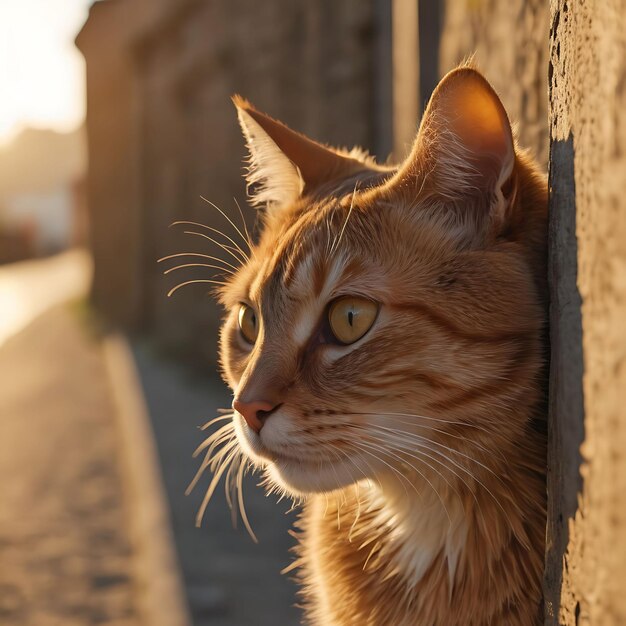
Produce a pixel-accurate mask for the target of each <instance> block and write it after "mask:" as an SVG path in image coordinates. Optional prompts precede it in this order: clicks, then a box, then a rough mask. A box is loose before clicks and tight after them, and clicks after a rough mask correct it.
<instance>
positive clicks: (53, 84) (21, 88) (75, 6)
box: [0, 0, 91, 144]
mask: <svg viewBox="0 0 626 626" xmlns="http://www.w3.org/2000/svg"><path fill="white" fill-rule="evenodd" d="M90 4H91V2H90V0H0V144H1V143H4V142H7V141H10V140H11V139H12V138H13V137H14V136H15V135H16V134H17V133H18V132H19V131H20V130H21V129H22V128H23V127H25V126H36V127H49V128H54V129H55V130H60V131H68V130H71V129H73V128H75V127H76V126H78V125H79V124H80V123H81V122H82V121H83V118H84V115H85V96H84V61H83V58H82V56H81V54H80V53H79V52H78V50H77V49H76V48H75V47H74V37H75V36H76V34H77V32H78V30H79V29H80V27H81V26H82V24H83V23H84V21H85V19H86V18H87V12H88V9H89V5H90Z"/></svg>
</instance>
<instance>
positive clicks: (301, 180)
mask: <svg viewBox="0 0 626 626" xmlns="http://www.w3.org/2000/svg"><path fill="white" fill-rule="evenodd" d="M233 103H234V104H235V107H236V108H237V115H238V117H239V124H240V125H241V129H242V131H243V134H244V137H245V139H246V143H247V146H248V151H249V153H250V160H249V167H248V173H247V176H246V180H247V183H248V193H249V196H250V202H251V204H253V205H256V206H266V207H267V208H268V209H270V210H272V209H276V208H280V207H283V206H287V205H289V204H291V203H292V202H294V201H295V200H297V199H298V198H299V197H300V196H301V195H303V194H306V193H309V192H311V191H314V190H315V189H316V188H318V187H320V186H322V185H324V184H326V183H330V182H333V181H339V180H341V179H343V178H347V177H349V176H352V175H353V174H356V173H357V172H360V171H363V170H365V169H368V164H366V163H364V162H363V161H361V160H359V159H357V158H353V157H352V155H351V154H349V153H345V152H343V151H339V150H334V149H332V148H328V147H326V146H323V145H322V144H319V143H317V142H315V141H313V140H311V139H309V138H308V137H305V136H304V135H302V134H300V133H297V132H295V131H293V130H291V129H290V128H289V127H287V126H286V125H285V124H283V123H282V122H279V121H277V120H274V119H272V118H271V117H269V116H268V115H265V114H264V113H261V112H260V111H257V110H256V109H255V108H254V107H253V106H252V105H251V104H250V103H249V102H248V101H247V100H245V99H243V98H241V97H240V96H234V97H233Z"/></svg>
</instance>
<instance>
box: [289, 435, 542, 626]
mask: <svg viewBox="0 0 626 626" xmlns="http://www.w3.org/2000/svg"><path fill="white" fill-rule="evenodd" d="M539 447H540V446H539ZM539 447H538V448H539ZM541 454H542V451H541V450H540V449H537V450H532V449H531V450H528V449H526V450H525V451H524V455H528V457H530V458H534V459H535V460H537V459H539V458H540V456H541ZM516 456H517V457H518V458H517V459H511V458H509V463H508V471H507V472H506V473H505V474H504V475H503V478H502V480H500V481H495V482H493V481H492V482H490V483H489V492H487V491H485V490H484V489H481V488H480V487H479V486H478V485H474V487H475V488H473V489H471V490H470V489H469V488H468V487H467V486H466V485H463V483H462V481H457V483H456V484H455V483H454V482H453V481H452V480H450V479H448V480H449V482H450V483H451V484H453V485H454V487H455V490H456V491H457V493H454V492H453V491H452V490H451V489H449V488H448V489H446V483H444V482H443V481H441V480H440V481H437V480H436V479H432V486H430V485H427V484H426V483H424V481H421V486H420V492H421V496H418V495H417V494H416V493H415V492H414V491H413V490H412V489H411V487H410V486H408V484H407V485H406V486H407V491H405V490H404V487H403V486H402V484H401V483H402V481H400V480H398V481H395V480H390V481H388V482H383V483H382V484H374V483H370V484H369V485H368V484H366V483H360V484H359V485H358V486H357V487H352V488H349V489H345V490H343V491H341V492H338V493H336V494H334V495H333V496H330V497H329V498H326V497H324V496H316V497H314V498H313V499H312V500H311V501H310V502H309V503H308V505H307V509H306V510H305V513H304V515H303V517H302V520H301V528H302V530H303V533H304V534H305V536H306V542H303V544H302V546H301V547H300V556H301V559H302V560H301V573H300V575H301V577H302V581H303V583H304V589H305V596H306V597H308V599H309V600H310V601H311V605H310V609H311V610H310V611H309V614H308V617H309V619H310V620H311V623H313V624H316V625H318V624H319V625H322V624H324V625H327V626H331V625H341V626H347V625H351V624H354V625H356V624H366V625H368V624H369V625H372V626H374V625H376V626H392V625H393V626H413V625H422V624H423V625H425V626H444V625H445V626H454V625H457V624H458V625H461V624H463V625H467V626H483V625H487V624H507V625H510V626H527V625H530V624H535V623H538V620H539V619H540V612H541V609H540V600H541V594H540V591H539V587H538V585H537V580H538V578H540V576H541V571H542V555H541V553H538V552H537V551H536V549H534V548H533V547H531V546H537V545H541V544H542V542H543V533H544V521H543V520H544V513H543V505H541V504H539V505H538V504H537V499H538V498H539V499H540V500H541V493H542V492H543V489H544V485H543V479H542V476H541V471H540V467H539V466H536V467H534V468H533V467H530V466H531V465H532V464H533V462H532V461H531V462H528V461H527V460H525V459H524V458H523V457H522V456H521V455H520V453H518V454H517V455H516ZM511 460H512V461H513V462H512V463H511V462H510V461H511ZM407 478H413V479H414V480H415V484H418V485H420V480H419V479H415V477H410V476H407ZM482 478H483V479H484V480H487V479H485V478H484V476H482ZM429 480H431V478H430V477H429ZM468 482H470V481H469V480H468ZM435 489H436V490H437V492H438V493H439V494H440V495H435ZM440 496H441V500H440ZM513 499H514V500H515V501H516V502H532V503H533V504H532V506H530V507H529V508H530V510H523V509H522V508H521V507H519V506H516V505H515V504H514V502H513Z"/></svg>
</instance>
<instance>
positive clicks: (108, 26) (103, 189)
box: [77, 0, 417, 362]
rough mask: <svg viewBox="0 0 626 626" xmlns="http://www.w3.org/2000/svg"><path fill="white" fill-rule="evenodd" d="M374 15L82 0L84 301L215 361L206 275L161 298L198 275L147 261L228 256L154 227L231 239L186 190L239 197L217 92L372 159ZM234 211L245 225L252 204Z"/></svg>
mask: <svg viewBox="0 0 626 626" xmlns="http://www.w3.org/2000/svg"><path fill="white" fill-rule="evenodd" d="M235 18H236V19H235ZM388 22H389V19H388V18H387V17H385V3H381V2H378V1H376V0H367V1H366V2H359V1H357V0H350V1H346V2H340V3H337V2H333V1H332V0H324V1H322V2H315V3H311V2H307V1H303V0H299V1H296V2H288V3H285V2H279V1H277V0H270V1H267V2H253V1H251V0H236V1H233V0H212V1H208V0H204V1H202V0H185V1H184V2H180V1H173V0H159V1H158V2H155V1H154V0H150V1H148V0H145V1H142V0H134V1H133V2H129V1H128V0H126V1H125V0H104V1H101V2H96V3H95V4H94V5H93V7H92V9H91V12H90V17H89V19H88V21H87V23H86V25H85V27H84V28H83V30H82V31H81V33H80V34H79V36H78V38H77V45H78V46H79V48H80V49H81V50H82V52H83V54H84V56H85V58H86V60H87V99H88V121H87V130H88V137H89V157H90V163H89V167H90V170H89V171H90V175H89V200H90V206H91V213H92V249H93V252H94V255H95V261H96V263H95V267H96V273H95V281H94V286H93V299H94V301H95V303H96V305H97V306H98V308H99V309H100V310H102V311H104V312H105V313H106V314H107V316H108V317H109V318H110V319H112V320H113V321H114V322H116V323H118V324H121V325H123V326H125V327H130V328H135V329H137V328H139V329H142V330H150V331H151V332H152V333H153V334H155V335H156V336H158V337H160V339H161V340H162V342H165V343H166V344H167V345H168V346H170V347H174V346H175V347H179V348H183V349H191V350H192V351H194V352H196V353H197V354H198V355H200V356H201V357H202V358H203V359H206V360H208V361H209V362H214V361H215V354H216V346H215V334H216V333H215V330H216V328H217V323H218V315H219V312H218V310H217V308H216V307H215V305H214V304H213V303H212V301H211V299H210V298H206V297H203V294H204V293H206V292H207V291H208V289H206V285H204V286H203V285H195V286H192V287H190V288H188V289H181V290H180V291H178V292H176V294H175V295H174V296H173V297H172V298H171V299H168V298H167V297H166V293H167V291H168V288H171V287H172V286H173V285H175V284H176V283H177V282H180V280H191V279H194V278H203V277H204V278H206V277H207V276H210V275H211V274H207V272H206V271H203V269H204V268H186V269H184V270H181V271H176V272H173V273H172V274H170V275H168V276H167V277H166V278H164V277H163V275H162V271H163V269H164V268H165V267H166V266H167V264H162V265H159V264H157V259H159V258H160V257H162V256H165V255H168V254H174V253H178V252H194V251H195V252H199V251H202V252H204V253H206V254H213V255H215V256H220V254H226V255H228V253H224V252H223V251H220V250H219V249H218V248H216V247H215V246H214V245H213V244H211V242H209V241H208V240H207V239H206V238H200V237H198V236H194V235H183V234H182V231H183V230H189V229H186V228H185V227H184V226H180V227H173V228H169V226H170V224H172V222H174V221H176V220H189V221H197V222H200V223H202V224H206V225H208V226H210V227H213V228H217V229H221V230H225V231H226V232H227V234H228V235H229V236H230V237H233V238H234V237H236V234H234V231H233V229H232V228H229V224H228V222H227V221H226V220H225V219H224V218H223V217H222V216H221V215H220V214H219V213H218V211H217V210H215V209H214V208H212V207H211V205H209V204H208V203H207V202H205V201H204V200H202V199H201V197H205V198H207V199H209V200H210V201H212V202H213V203H215V204H216V205H218V206H219V207H220V208H222V209H223V210H224V211H225V212H226V213H227V214H228V215H229V216H230V217H231V218H232V219H233V221H237V220H240V219H241V218H240V217H239V213H238V211H237V209H236V205H235V200H237V201H238V202H239V203H240V204H241V205H244V204H245V189H244V186H243V181H242V176H241V174H242V159H243V158H244V156H245V151H244V144H243V141H242V138H241V134H240V131H239V128H238V126H237V120H236V115H235V113H234V109H233V106H232V104H231V102H230V97H231V95H232V94H233V93H241V94H242V95H244V96H245V97H247V98H249V99H250V100H251V101H253V102H254V103H255V104H256V105H257V106H258V107H259V108H261V109H262V110H265V111H267V112H269V113H270V114H271V115H273V116H276V117H278V118H280V119H282V120H284V121H285V122H286V123H288V124H290V125H292V126H293V127H294V128H297V129H298V130H301V131H303V132H306V133H308V134H310V135H311V136H312V137H315V138H317V139H318V140H321V141H325V142H329V143H332V144H336V145H345V146H352V145H361V146H364V147H366V148H367V149H369V150H370V151H371V152H373V153H375V154H377V155H379V156H382V157H383V158H386V157H387V155H388V153H389V152H390V151H391V130H390V119H391V118H390V111H389V103H388V99H389V96H388V94H389V93H390V88H389V85H390V81H391V76H390V66H389V59H390V57H389V52H386V50H387V49H388V47H389V25H388ZM340 112H341V113H340ZM416 114H417V113H415V115H416ZM246 215H247V217H248V218H249V222H250V224H252V222H253V218H254V216H253V212H252V211H251V210H246ZM191 230H196V228H193V227H192V228H191ZM202 232H203V233H204V234H207V235H210V234H211V232H210V231H206V230H204V231H202ZM213 236H214V237H215V234H214V235H213ZM218 238H219V236H218ZM223 241H225V243H228V241H227V240H223ZM230 260H231V261H233V259H232V258H231V259H230ZM172 262H174V260H173V261H172ZM174 264H175V263H174ZM171 265H172V263H170V266H171Z"/></svg>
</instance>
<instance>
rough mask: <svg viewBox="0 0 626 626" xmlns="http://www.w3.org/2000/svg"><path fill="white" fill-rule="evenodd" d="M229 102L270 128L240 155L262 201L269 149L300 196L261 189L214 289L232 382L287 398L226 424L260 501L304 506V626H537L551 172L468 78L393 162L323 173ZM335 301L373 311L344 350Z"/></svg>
mask: <svg viewBox="0 0 626 626" xmlns="http://www.w3.org/2000/svg"><path fill="white" fill-rule="evenodd" d="M239 106H240V108H241V107H245V111H243V113H242V112H240V118H243V119H244V120H245V119H247V118H246V116H250V115H251V116H254V119H255V122H254V132H253V133H252V132H247V136H248V139H250V137H251V136H254V135H255V134H256V136H258V135H259V133H262V132H263V131H265V132H266V133H267V136H266V137H264V145H263V153H262V154H257V155H254V150H255V146H254V145H250V143H249V147H250V150H251V152H253V157H254V158H255V159H256V160H255V170H254V176H255V177H257V179H259V177H260V178H261V179H263V181H264V187H263V189H264V190H265V192H266V191H267V189H270V188H272V189H278V188H279V187H280V180H273V181H272V182H271V184H270V183H268V181H267V178H268V177H269V178H271V177H272V164H271V163H264V158H266V159H268V158H269V159H270V161H271V158H272V157H271V153H272V149H274V148H275V149H280V150H281V151H283V150H284V151H285V152H286V155H285V156H284V157H283V159H287V158H288V159H290V160H291V161H293V162H294V166H295V169H294V171H297V172H298V176H299V177H301V180H302V185H301V188H302V192H301V193H300V195H299V196H298V197H297V198H295V200H294V199H292V196H293V195H294V187H293V186H292V187H289V190H288V196H289V201H288V202H283V203H281V202H279V201H277V200H280V193H273V194H272V202H271V206H270V207H268V209H267V210H266V211H265V212H264V216H263V228H262V232H261V235H260V237H259V240H258V241H257V242H256V243H255V244H253V246H252V251H251V254H250V258H249V260H248V261H247V262H246V263H244V264H243V266H242V267H241V268H239V269H238V270H237V271H236V272H235V273H234V275H233V276H232V278H231V279H230V280H229V281H228V283H227V285H226V286H225V287H224V288H223V289H222V290H221V293H220V295H221V301H222V303H223V305H224V307H225V309H226V311H227V314H226V317H225V321H224V325H223V329H222V333H221V358H222V363H223V372H224V377H225V379H226V381H227V382H228V384H229V385H230V386H231V388H232V390H233V393H234V395H235V396H236V397H244V396H245V397H258V398H261V397H263V398H264V399H266V398H272V403H273V404H276V405H278V408H277V410H275V411H274V412H273V413H272V414H271V415H270V417H269V418H268V419H267V421H266V422H265V423H264V425H263V428H262V429H261V431H260V432H259V433H256V432H253V431H252V430H251V429H250V428H249V427H248V426H247V424H246V422H245V421H244V420H243V419H242V417H241V415H240V414H238V413H237V412H235V413H234V415H233V427H234V431H235V433H236V436H237V442H238V445H239V446H240V447H241V449H242V450H243V452H244V453H245V454H246V455H247V457H248V458H249V459H251V460H252V462H253V463H254V464H255V465H256V466H258V467H259V468H262V470H263V471H264V472H265V473H266V475H267V482H268V485H269V487H270V488H271V489H274V490H277V491H280V492H283V493H287V494H289V495H290V496H292V497H294V498H296V499H301V500H302V502H303V509H302V513H301V516H300V518H299V522H298V530H297V534H298V537H299V546H298V548H297V556H296V560H295V561H294V566H293V567H294V570H295V571H296V572H297V573H296V576H297V577H298V579H299V581H300V583H301V593H302V599H303V605H304V606H305V615H306V621H307V623H310V624H315V625H319V626H322V625H323V626H331V625H335V626H351V625H359V626H362V625H371V626H404V625H406V626H409V625H423V626H455V625H464V626H487V625H504V624H507V625H510V626H516V625H517V626H530V625H531V624H537V623H539V622H540V620H541V608H540V606H541V575H542V563H543V552H544V528H545V493H544V492H545V420H544V412H545V383H544V380H545V353H546V346H545V337H546V334H547V333H546V326H545V324H546V298H545V235H546V233H545V228H546V203H547V190H546V182H545V179H544V176H543V174H542V173H540V171H539V170H538V168H537V166H536V165H535V163H534V162H533V160H532V159H531V158H530V157H529V156H528V155H527V154H526V153H524V152H523V151H521V150H520V149H519V148H517V147H516V146H515V145H514V142H513V138H512V136H511V131H510V126H509V124H508V120H507V118H506V114H505V113H504V110H503V109H502V105H501V104H500V102H499V100H498V99H497V96H496V95H495V93H494V92H493V90H492V89H491V87H489V85H488V83H487V82H486V81H485V79H484V78H482V76H481V75H480V74H479V73H478V72H477V71H476V70H474V69H471V68H467V67H466V68H460V69H458V70H456V71H455V72H453V73H451V74H450V75H448V76H447V77H445V78H444V79H443V81H442V83H441V85H440V87H439V88H438V90H437V92H436V93H435V95H434V96H433V99H432V100H431V103H430V105H429V107H428V109H427V111H426V113H425V115H424V120H423V123H422V126H421V128H420V131H419V133H418V137H417V140H416V143H415V146H414V148H413V150H412V152H411V154H410V155H409V156H408V158H407V160H406V161H405V163H403V164H401V165H400V166H399V167H397V168H393V169H392V168H386V167H379V166H376V165H375V164H373V162H372V161H371V160H370V159H364V158H361V157H360V156H359V154H358V153H353V154H352V155H351V156H348V155H347V153H343V152H335V151H332V150H331V149H328V148H325V147H323V149H324V150H327V151H328V153H329V154H328V169H327V170H326V171H328V172H329V175H328V179H327V180H322V179H321V178H320V175H319V172H318V170H313V169H311V167H309V166H308V165H307V164H306V163H303V162H297V161H296V160H294V159H301V160H304V159H306V151H307V150H308V148H306V149H305V148H302V149H301V150H300V148H297V149H296V151H295V152H294V151H293V150H292V146H293V142H295V143H297V141H298V137H299V136H297V135H296V134H295V133H294V134H293V136H291V135H290V136H289V137H288V138H287V139H285V137H284V136H282V135H281V133H287V132H292V131H288V129H286V127H283V126H282V125H279V123H278V122H275V121H274V120H271V118H267V117H266V116H263V114H260V113H259V112H258V111H256V110H254V109H253V107H251V105H249V104H248V103H245V102H244V101H239ZM490 107H491V108H490ZM459 111H461V113H459ZM465 115H467V116H469V118H468V119H464V118H463V116H465ZM472 116H473V117H472ZM480 116H482V117H480ZM483 118H484V119H483ZM477 128H478V130H477ZM485 137H486V139H485ZM272 141H274V143H275V145H274V146H273V147H272V145H271V142H272ZM290 142H291V143H290ZM317 145H318V147H321V146H319V144H317ZM268 146H270V147H272V149H268ZM485 146H486V147H485ZM290 150H291V152H290ZM298 150H299V152H298ZM354 155H356V156H354ZM355 161H358V162H359V164H360V165H356V166H355ZM285 163H286V161H281V162H280V163H279V164H278V166H276V164H274V170H276V169H280V168H282V169H288V168H287V167H286V166H285ZM316 164H319V160H318V161H316ZM316 167H317V165H316ZM264 168H266V169H265V173H264ZM307 168H308V169H307ZM318 169H319V168H318ZM308 171H310V172H314V173H315V176H316V178H315V181H314V184H313V183H311V182H310V181H311V178H309V180H307V172H308ZM266 173H267V176H265V174H266ZM290 175H291V176H292V177H293V171H292V172H290ZM293 180H295V179H293V178H292V182H291V184H292V185H293ZM298 180H300V178H298ZM298 184H300V183H298ZM343 295H358V296H363V297H366V298H368V299H371V300H374V301H375V302H377V303H379V306H380V308H379V313H378V317H377V318H376V321H375V323H374V324H373V326H372V328H371V329H370V330H369V331H368V332H367V333H366V335H365V336H364V337H363V338H361V339H359V340H358V341H356V342H355V343H353V344H351V345H347V346H345V345H338V344H337V343H333V342H332V341H329V340H328V337H327V335H326V334H325V333H324V331H323V328H324V326H325V323H326V322H325V320H326V316H327V313H328V307H329V303H330V302H332V301H333V300H335V299H336V298H338V297H341V296H343ZM241 303H246V304H248V305H250V306H252V307H254V309H255V311H256V312H257V314H258V316H259V319H260V330H259V335H258V338H257V339H256V343H255V344H254V345H253V346H251V345H249V344H247V343H246V342H245V341H244V340H243V338H242V336H241V333H240V332H239V328H238V319H237V312H238V309H239V307H240V304H241Z"/></svg>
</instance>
